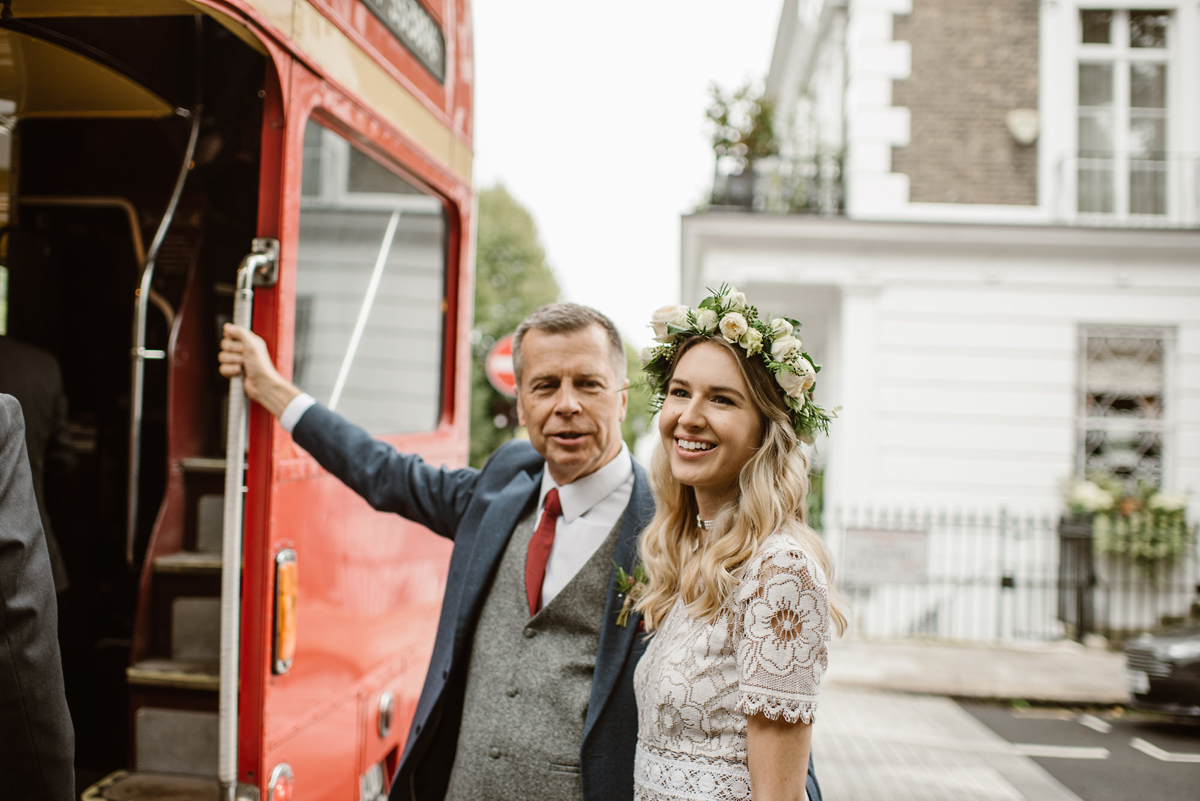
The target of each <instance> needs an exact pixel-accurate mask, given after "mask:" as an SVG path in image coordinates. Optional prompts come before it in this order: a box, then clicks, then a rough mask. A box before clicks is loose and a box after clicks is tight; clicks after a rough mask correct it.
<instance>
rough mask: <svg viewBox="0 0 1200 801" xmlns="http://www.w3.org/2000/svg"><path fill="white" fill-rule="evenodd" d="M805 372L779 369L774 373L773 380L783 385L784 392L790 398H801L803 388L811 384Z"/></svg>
mask: <svg viewBox="0 0 1200 801" xmlns="http://www.w3.org/2000/svg"><path fill="white" fill-rule="evenodd" d="M808 379H809V376H808V374H807V373H801V374H797V373H793V372H790V371H788V370H780V371H779V372H778V373H776V374H775V380H776V381H777V382H778V383H779V386H781V387H783V391H784V393H786V394H787V396H788V397H790V398H803V397H804V390H806V389H808V388H809V387H810V386H812V382H811V381H810V380H808Z"/></svg>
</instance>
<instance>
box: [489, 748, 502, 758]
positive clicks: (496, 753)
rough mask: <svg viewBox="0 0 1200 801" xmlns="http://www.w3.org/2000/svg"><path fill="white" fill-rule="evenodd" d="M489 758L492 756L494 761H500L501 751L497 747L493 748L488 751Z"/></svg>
mask: <svg viewBox="0 0 1200 801" xmlns="http://www.w3.org/2000/svg"><path fill="white" fill-rule="evenodd" d="M488 756H490V757H491V758H492V759H499V758H500V749H499V748H496V747H495V746H492V747H491V748H489V749H488Z"/></svg>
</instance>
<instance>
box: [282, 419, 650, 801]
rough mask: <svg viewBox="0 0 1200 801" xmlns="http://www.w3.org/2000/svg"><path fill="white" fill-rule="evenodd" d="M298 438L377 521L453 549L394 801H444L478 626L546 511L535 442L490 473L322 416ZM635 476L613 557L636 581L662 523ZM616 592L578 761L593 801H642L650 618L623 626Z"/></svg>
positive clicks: (497, 459) (496, 458)
mask: <svg viewBox="0 0 1200 801" xmlns="http://www.w3.org/2000/svg"><path fill="white" fill-rule="evenodd" d="M293 436H294V438H295V440H296V442H297V444H299V445H300V446H301V447H302V448H304V449H305V450H306V451H308V452H309V453H310V454H312V455H313V456H314V457H315V458H316V459H317V461H318V462H320V463H321V465H322V466H323V467H325V469H327V470H328V471H329V472H331V473H333V474H334V475H335V476H337V477H338V478H340V479H341V480H342V481H343V482H345V483H346V484H347V485H348V486H349V487H350V488H351V489H353V490H354V491H355V492H357V493H358V494H359V495H361V496H362V497H363V498H364V499H366V501H367V502H368V503H370V504H371V506H373V507H374V508H375V509H378V510H380V511H387V512H395V513H397V514H400V515H403V516H404V517H406V518H408V519H409V520H413V521H415V522H417V523H420V524H421V525H423V526H426V527H427V528H429V529H430V530H432V531H433V532H434V533H436V534H439V535H441V536H443V537H446V538H448V539H451V540H454V550H453V552H452V555H451V557H450V572H449V575H448V576H447V579H446V595H445V598H444V599H443V602H442V612H441V618H440V619H439V621H438V631H437V639H436V641H435V643H434V646H433V657H432V658H431V660H430V663H429V672H428V673H427V674H426V676H425V686H424V688H423V689H422V691H421V698H420V701H419V702H418V703H417V711H416V715H415V716H414V718H413V722H412V728H411V729H410V730H409V735H408V743H407V744H406V745H405V748H404V756H403V757H402V759H401V761H400V767H399V770H398V771H397V775H396V780H395V783H394V784H393V787H392V792H391V801H410V799H414V798H415V799H417V801H441V799H442V798H443V797H444V796H445V792H446V784H447V781H448V779H449V776H450V769H451V766H452V765H453V764H454V752H455V748H456V746H457V743H458V731H459V726H460V722H461V720H462V716H463V697H464V695H465V692H466V679H467V662H468V660H469V658H470V655H471V646H472V641H473V639H474V632H475V623H476V621H477V620H478V618H479V612H480V609H481V608H482V606H483V602H484V597H485V593H486V591H487V588H488V587H489V586H490V584H491V580H492V577H493V575H494V574H495V572H496V568H497V567H498V566H499V563H500V559H501V557H502V556H503V554H504V549H505V546H506V545H507V544H508V539H509V537H510V536H511V535H512V532H513V527H514V526H515V525H516V523H517V520H518V519H519V518H520V517H521V515H522V513H523V512H525V511H526V510H528V509H529V508H530V505H531V504H532V503H535V502H536V500H537V496H538V492H539V490H540V488H541V482H542V470H543V468H544V466H545V462H544V461H543V459H542V457H541V456H539V455H538V453H537V452H536V451H535V450H534V449H533V447H532V446H531V445H530V444H529V443H528V442H511V443H508V444H507V445H505V446H503V447H502V448H500V449H499V450H497V451H496V453H495V454H493V455H492V458H491V459H489V460H488V463H487V464H486V465H485V466H484V467H483V469H482V470H475V469H471V468H465V469H462V470H447V469H439V468H435V467H431V466H429V465H427V464H425V462H424V461H422V460H421V459H420V458H419V457H417V456H411V455H406V454H402V453H398V452H397V451H396V450H395V449H394V448H392V446H390V445H388V444H386V443H384V442H380V441H379V440H376V439H374V438H373V437H372V436H371V435H370V434H368V433H367V432H366V431H364V430H362V429H361V428H358V427H357V426H355V425H353V424H351V423H349V422H347V421H346V420H345V419H344V418H342V417H340V416H339V415H337V414H335V413H334V412H331V411H329V410H328V409H326V408H324V407H323V406H320V405H317V406H313V407H312V408H310V409H309V410H308V411H307V412H305V413H304V416H303V417H301V418H300V421H299V422H298V423H297V424H296V427H295V431H294V432H293ZM633 473H634V480H633V494H632V496H631V497H630V499H629V506H628V507H626V510H625V517H624V520H623V522H622V524H621V530H620V533H619V535H618V540H617V549H616V553H615V554H614V561H616V563H617V564H619V565H621V566H622V567H623V568H624V569H625V570H632V569H633V562H634V558H635V557H636V554H637V538H638V534H640V533H641V530H642V528H644V527H645V525H646V524H647V523H648V522H649V521H650V518H651V517H653V515H654V499H653V497H652V496H651V494H650V486H649V484H648V482H647V480H646V474H645V471H643V470H642V468H641V467H639V466H638V465H637V464H636V463H635V464H634V466H633ZM609 587H610V589H609V592H608V598H607V600H606V603H605V608H604V620H603V622H602V624H601V630H600V644H599V649H598V653H597V655H596V670H595V673H594V675H593V678H592V693H591V697H590V700H589V702H588V711H587V719H586V720H585V721H584V734H583V742H582V743H581V744H580V749H579V751H580V772H581V774H582V782H583V797H584V799H586V801H628V800H629V799H632V798H633V754H634V746H635V744H636V742H637V703H636V700H635V698H634V694H633V670H634V668H635V667H636V666H637V661H638V658H639V657H641V655H642V652H643V651H644V650H645V648H646V643H645V638H644V637H642V636H638V635H637V627H638V622H639V621H640V617H638V616H636V615H631V616H630V619H629V625H627V626H624V627H621V626H618V625H617V624H616V621H617V612H618V611H619V609H620V605H621V599H620V598H619V597H618V595H617V593H616V591H615V590H614V589H613V588H612V584H611V582H610V585H609Z"/></svg>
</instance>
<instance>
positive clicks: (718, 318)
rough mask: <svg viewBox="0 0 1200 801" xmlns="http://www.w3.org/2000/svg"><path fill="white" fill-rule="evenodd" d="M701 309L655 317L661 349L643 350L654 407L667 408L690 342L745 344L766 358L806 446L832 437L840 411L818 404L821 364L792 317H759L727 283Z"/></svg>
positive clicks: (672, 309)
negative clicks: (678, 359) (678, 361)
mask: <svg viewBox="0 0 1200 801" xmlns="http://www.w3.org/2000/svg"><path fill="white" fill-rule="evenodd" d="M708 291H709V295H708V297H706V298H705V299H704V300H702V301H700V305H699V306H698V307H697V308H695V309H689V308H688V307H687V306H679V305H675V306H663V307H662V308H661V309H659V310H658V311H656V312H654V315H653V316H652V317H651V318H650V327H651V328H653V329H654V341H655V342H658V343H660V344H658V345H656V346H654V347H650V348H646V349H645V350H643V351H642V365H643V369H644V370H645V372H646V380H647V383H648V384H649V385H650V391H651V393H652V396H653V397H652V398H651V401H650V404H651V406H652V407H653V408H654V409H655V410H657V409H661V408H662V404H663V401H664V400H665V399H666V394H667V376H668V374H669V373H670V371H671V365H672V364H673V363H674V362H675V356H676V353H677V351H678V350H679V345H680V344H681V343H682V342H683V341H684V340H686V339H688V338H689V337H695V336H699V337H707V338H712V337H716V336H720V337H723V338H724V339H725V340H727V341H729V342H732V343H735V344H737V345H740V346H741V347H742V349H743V350H744V351H745V352H746V355H747V356H756V355H757V356H760V357H762V360H763V363H764V364H765V365H766V366H767V369H768V370H770V371H771V373H772V374H773V375H774V376H775V383H776V385H777V387H778V389H779V394H780V397H782V398H783V403H784V406H786V407H787V410H788V416H789V417H790V418H791V421H792V427H793V428H794V429H795V430H796V436H798V437H799V438H800V439H801V440H802V441H804V442H807V443H812V441H813V436H814V435H815V434H817V433H821V434H828V433H829V421H830V420H831V419H833V418H834V417H836V416H837V415H836V412H827V411H825V410H824V409H822V408H821V407H820V406H818V405H817V404H815V403H813V399H812V391H813V387H814V386H815V385H816V381H817V373H819V372H821V365H819V364H816V363H814V362H813V360H812V359H811V358H809V355H808V354H807V353H806V352H805V351H804V344H803V343H802V342H801V341H800V338H799V337H797V336H795V335H794V334H795V332H796V331H797V330H798V329H799V328H800V323H798V322H796V321H795V320H793V319H791V318H790V317H776V318H774V319H772V320H771V321H770V322H767V321H765V320H760V319H759V318H758V309H757V308H755V307H754V306H749V305H747V304H746V296H745V294H743V293H741V292H738V291H737V289H736V288H735V287H733V286H730V285H729V284H722V285H721V288H720V289H718V290H717V291H716V292H714V291H713V290H711V289H709V290H708Z"/></svg>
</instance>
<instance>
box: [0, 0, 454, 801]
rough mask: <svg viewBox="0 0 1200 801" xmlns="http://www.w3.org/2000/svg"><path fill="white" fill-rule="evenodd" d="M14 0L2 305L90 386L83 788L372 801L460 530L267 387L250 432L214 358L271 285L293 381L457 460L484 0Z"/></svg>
mask: <svg viewBox="0 0 1200 801" xmlns="http://www.w3.org/2000/svg"><path fill="white" fill-rule="evenodd" d="M4 6H5V9H4V10H5V12H6V13H4V14H3V19H0V40H2V41H0V51H2V52H5V53H8V54H10V55H11V57H9V58H5V59H0V129H2V130H0V140H2V143H3V144H4V145H5V150H6V154H7V155H8V159H7V160H6V161H5V164H6V166H5V167H4V168H3V170H0V175H2V176H3V178H5V179H7V190H8V191H7V198H8V204H7V208H6V209H3V210H0V211H3V212H4V213H5V214H6V215H7V228H6V229H5V234H6V235H5V237H4V239H3V247H4V250H3V265H4V273H5V275H4V277H5V278H6V281H7V292H6V295H5V297H6V304H7V315H6V319H5V325H6V328H7V331H6V333H7V335H8V336H9V337H11V338H13V339H17V340H22V341H24V342H26V343H28V344H30V345H33V346H35V347H38V348H40V349H42V350H43V351H48V352H49V353H50V354H52V355H53V356H54V357H55V359H56V360H57V362H58V366H59V368H60V369H61V374H62V382H63V392H64V394H65V398H66V401H67V408H68V410H69V411H68V413H67V420H66V426H67V427H66V429H65V431H66V434H67V435H69V437H70V440H71V443H72V448H71V451H72V452H73V463H71V462H72V460H71V459H68V460H65V461H66V462H67V463H66V464H65V465H64V466H63V467H62V468H61V470H60V473H59V475H58V476H57V477H55V476H51V475H48V476H47V493H46V494H47V505H48V506H49V507H50V512H51V519H52V520H53V521H54V526H53V528H54V538H55V540H56V542H57V544H58V546H59V548H58V550H59V551H60V552H61V555H62V563H63V565H64V566H65V572H66V576H67V577H68V579H69V581H70V585H69V587H60V590H65V591H64V592H63V594H62V595H61V599H62V603H61V612H62V614H61V617H62V623H61V628H62V632H61V640H62V644H63V654H64V657H63V658H64V666H65V672H66V680H67V691H68V699H69V703H70V706H71V710H72V715H73V717H74V719H75V724H76V729H77V735H78V736H77V741H78V749H77V760H76V761H77V766H78V771H79V776H80V783H81V789H83V790H84V792H83V795H84V797H85V798H88V799H109V798H113V799H115V798H133V797H137V798H143V797H144V798H154V797H160V796H161V797H167V796H168V795H169V794H170V793H174V794H173V795H169V797H171V798H180V799H183V798H192V797H194V798H196V799H201V798H204V799H208V798H216V797H221V798H234V797H237V798H245V799H261V801H287V799H290V798H291V797H292V793H293V792H294V793H295V796H296V797H298V798H304V799H336V800H338V801H352V800H354V799H362V800H363V801H376V799H378V798H380V797H382V796H383V795H385V794H386V792H387V789H388V787H387V785H388V782H389V779H390V776H391V775H392V774H393V771H394V769H395V766H396V763H397V760H398V758H399V755H400V752H401V749H402V748H403V743H404V741H405V738H406V736H407V730H408V725H409V721H410V719H411V716H412V713H413V710H414V708H415V705H416V700H417V696H418V694H419V692H420V688H421V684H422V681H423V678H424V674H425V670H426V666H427V662H428V657H429V653H430V650H431V648H432V643H433V636H434V629H435V626H436V621H437V612H438V606H439V604H440V602H441V595H442V590H443V587H444V580H445V569H446V564H447V562H448V558H449V545H448V543H445V542H443V541H440V540H439V539H438V538H436V537H434V536H433V535H432V534H430V533H429V532H427V531H425V530H424V529H420V528H419V527H416V526H414V525H411V524H407V523H405V522H404V521H402V520H400V519H398V518H397V517H395V516H394V515H380V514H377V513H375V512H373V511H371V510H370V509H369V508H368V506H367V505H366V504H365V503H364V502H363V501H362V500H360V499H359V498H358V497H357V496H355V495H354V494H353V493H351V492H350V491H349V490H348V489H346V488H345V487H344V486H342V485H341V484H340V483H339V482H338V481H337V480H336V479H333V478H332V477H331V476H330V475H328V474H327V473H325V472H324V471H323V470H321V469H320V468H319V467H318V466H317V464H316V462H315V461H314V460H313V459H312V458H311V457H310V456H308V454H306V453H304V452H303V451H302V450H300V449H299V448H298V447H297V446H296V445H295V444H294V443H293V442H292V439H291V437H290V436H289V435H288V434H287V433H286V432H285V431H284V430H283V428H282V427H281V426H280V425H279V424H278V423H277V422H276V421H275V420H274V419H273V418H271V417H270V415H268V414H267V413H266V412H264V411H263V410H262V409H260V408H258V407H253V408H250V409H249V410H248V422H247V423H246V428H245V429H243V428H242V426H241V425H239V420H240V419H241V415H240V410H239V409H238V407H239V403H238V400H239V398H240V396H235V397H234V402H233V403H232V404H231V403H230V399H229V398H230V384H229V382H228V381H225V380H224V379H222V378H220V376H219V375H218V374H217V371H216V364H217V362H216V352H217V348H218V342H219V339H220V330H221V325H222V324H223V323H224V322H227V321H229V320H231V319H234V317H235V315H237V314H239V313H244V312H245V311H246V309H247V308H248V306H247V305H246V303H245V302H243V303H242V305H240V306H239V305H237V304H236V303H235V301H236V300H237V298H238V297H239V296H240V295H241V294H243V293H242V290H243V289H248V288H249V287H250V286H251V285H252V286H253V288H254V296H253V301H252V321H253V323H252V324H253V329H254V330H255V331H256V332H258V333H259V334H260V335H261V336H262V337H263V338H264V339H265V340H266V342H267V344H268V346H269V347H270V349H271V352H272V354H273V355H274V358H275V362H276V365H277V366H278V368H279V370H280V371H281V372H282V373H283V374H284V375H285V376H289V377H291V378H292V379H293V380H294V381H295V382H296V383H297V384H299V385H300V386H302V387H303V388H304V389H306V390H307V391H308V392H310V393H312V394H313V395H315V396H316V397H317V398H318V400H320V401H322V402H324V403H326V404H328V405H329V406H332V407H334V408H336V409H337V410H338V411H340V412H342V413H344V414H345V415H346V416H347V417H349V418H351V419H352V420H354V421H356V422H358V423H360V424H361V425H363V426H365V427H366V428H367V429H369V430H370V431H371V432H372V433H374V434H376V435H378V436H380V437H382V438H384V439H387V440H388V441H390V442H393V443H395V444H396V445H397V446H398V447H400V448H402V449H404V450H407V451H411V452H416V453H420V454H422V455H424V456H425V458H426V459H427V460H428V461H430V462H433V463H445V464H450V465H454V466H458V465H462V464H465V462H466V456H467V419H468V408H467V391H468V369H469V365H468V357H469V350H468V344H467V333H468V331H469V327H470V305H471V304H470V298H471V296H472V286H471V269H470V265H471V253H470V230H471V214H472V204H473V195H472V189H471V183H470V175H471V158H472V155H471V107H472V52H471V22H470V10H469V7H468V3H467V2H466V0H15V2H12V3H11V4H10V3H5V4H4ZM8 11H11V14H9V13H7V12H8ZM0 155H3V154H0ZM3 369H4V367H3V365H0V371H2V370H3ZM226 410H231V411H230V412H228V413H227V411H226ZM231 416H232V423H231V421H230V419H227V418H229V417H231ZM243 430H244V432H245V433H244V437H243V436H241V435H242V433H243ZM243 441H244V442H245V445H244V446H243V445H242V442H243ZM47 469H48V470H49V469H50V468H49V466H48V468H47ZM52 479H53V480H52ZM56 488H57V489H56ZM238 496H240V497H238ZM239 501H240V508H239ZM231 536H232V537H233V538H234V539H233V540H231V539H230V537H231ZM239 538H240V544H239V543H238V539H239ZM231 553H232V556H231ZM239 562H240V567H241V570H240V573H239V571H238V566H239ZM223 585H224V590H223V589H222V587H223ZM223 614H224V616H225V617H224V622H222V615H223ZM222 671H224V673H225V676H224V680H223V679H222ZM218 787H219V788H220V789H219V790H218V789H217V788H218ZM84 788H86V789H84Z"/></svg>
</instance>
